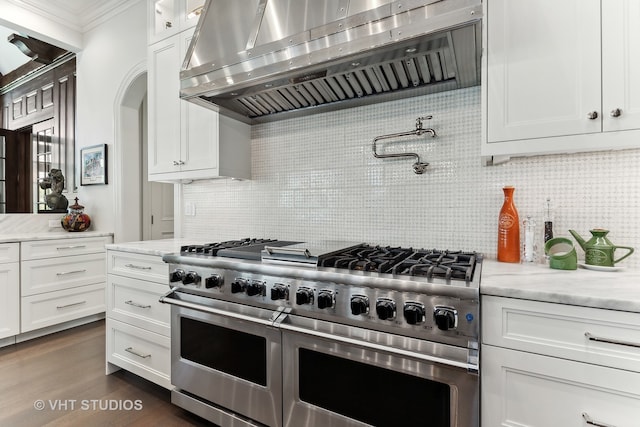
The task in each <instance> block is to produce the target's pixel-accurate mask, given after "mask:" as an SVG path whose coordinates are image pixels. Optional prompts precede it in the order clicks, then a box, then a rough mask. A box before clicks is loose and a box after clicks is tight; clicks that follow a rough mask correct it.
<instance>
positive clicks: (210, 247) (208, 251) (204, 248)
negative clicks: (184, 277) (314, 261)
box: [180, 238, 276, 256]
mask: <svg viewBox="0 0 640 427" xmlns="http://www.w3.org/2000/svg"><path fill="white" fill-rule="evenodd" d="M275 241H276V240H274V239H255V238H246V239H239V240H227V241H224V242H220V243H205V244H204V245H185V246H182V247H180V253H181V254H202V255H208V256H217V255H218V251H220V250H223V249H234V248H239V247H244V246H251V245H263V244H265V243H271V242H275Z"/></svg>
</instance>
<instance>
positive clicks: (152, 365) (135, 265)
mask: <svg viewBox="0 0 640 427" xmlns="http://www.w3.org/2000/svg"><path fill="white" fill-rule="evenodd" d="M107 260H108V261H107V337H106V340H107V343H106V347H107V354H106V360H107V373H112V372H114V371H116V370H118V369H119V368H122V369H126V370H127V371H130V372H133V373H134V374H136V375H139V376H141V377H143V378H146V379H147V380H149V381H152V382H154V383H156V384H159V385H161V386H163V387H166V388H171V347H170V341H171V325H170V321H171V310H170V308H169V306H167V305H165V304H161V303H160V302H159V299H160V296H162V295H163V294H165V293H167V291H169V286H168V280H169V279H168V278H169V267H168V265H167V264H165V263H164V262H163V261H162V258H161V257H160V256H156V255H142V254H137V253H128V252H122V251H116V250H109V251H107Z"/></svg>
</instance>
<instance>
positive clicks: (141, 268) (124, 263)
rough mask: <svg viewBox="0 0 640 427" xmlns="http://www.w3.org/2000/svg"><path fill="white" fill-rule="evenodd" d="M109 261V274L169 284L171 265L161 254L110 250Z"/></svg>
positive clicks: (108, 253)
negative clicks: (163, 259)
mask: <svg viewBox="0 0 640 427" xmlns="http://www.w3.org/2000/svg"><path fill="white" fill-rule="evenodd" d="M107 263H108V265H107V272H108V273H109V274H117V275H119V276H125V277H132V278H134V279H140V280H147V281H151V282H156V283H161V284H169V265H168V264H166V263H165V262H164V261H162V257H160V256H155V255H142V254H134V253H130V252H119V251H108V252H107Z"/></svg>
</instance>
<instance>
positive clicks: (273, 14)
mask: <svg viewBox="0 0 640 427" xmlns="http://www.w3.org/2000/svg"><path fill="white" fill-rule="evenodd" d="M481 18H482V4H481V0H405V1H388V0H207V2H206V4H205V6H204V9H203V11H202V14H201V16H200V19H199V21H198V25H197V27H196V31H195V34H194V37H193V39H192V41H191V44H190V46H189V49H188V52H187V55H186V58H185V61H184V64H183V69H182V71H181V72H180V80H181V91H180V94H181V97H182V98H183V99H187V100H189V101H193V102H196V103H198V104H201V105H205V106H208V107H210V108H214V109H219V110H220V111H221V112H222V113H225V114H228V115H231V116H233V117H235V118H239V119H241V120H244V121H246V122H249V123H256V122H258V123H259V122H266V121H271V120H278V119H285V118H291V117H295V116H299V115H304V114H310V113H317V112H322V111H327V110H335V109H337V108H343V107H351V106H355V105H363V104H365V103H371V102H378V101H386V100H391V99H398V98H403V97H408V96H415V95H422V94H427V93H433V92H440V91H444V90H451V89H458V88H463V87H468V86H474V85H478V84H480V55H481V28H480V22H481Z"/></svg>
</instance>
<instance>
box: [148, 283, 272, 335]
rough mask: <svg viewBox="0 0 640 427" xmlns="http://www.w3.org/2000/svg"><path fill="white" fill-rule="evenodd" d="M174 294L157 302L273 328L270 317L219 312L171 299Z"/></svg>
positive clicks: (215, 309)
mask: <svg viewBox="0 0 640 427" xmlns="http://www.w3.org/2000/svg"><path fill="white" fill-rule="evenodd" d="M174 293H175V291H174V290H173V289H172V290H171V291H169V292H168V293H166V294H164V295H163V296H161V297H160V300H159V301H160V302H161V303H163V304H169V305H175V306H178V307H183V308H190V309H191V310H196V311H201V312H203V313H207V314H214V315H217V316H222V317H227V318H231V319H236V320H244V321H246V322H251V323H257V324H260V325H265V326H273V320H272V319H273V317H272V319H266V320H265V319H260V318H257V317H253V316H247V315H244V314H240V313H234V312H231V311H226V310H220V309H217V308H213V307H208V306H206V305H201V304H194V303H192V302H189V301H182V300H179V299H175V298H171V295H173V294H174ZM277 315H280V313H279V312H278V313H277ZM274 316H276V315H275V314H274ZM276 317H277V316H276Z"/></svg>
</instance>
